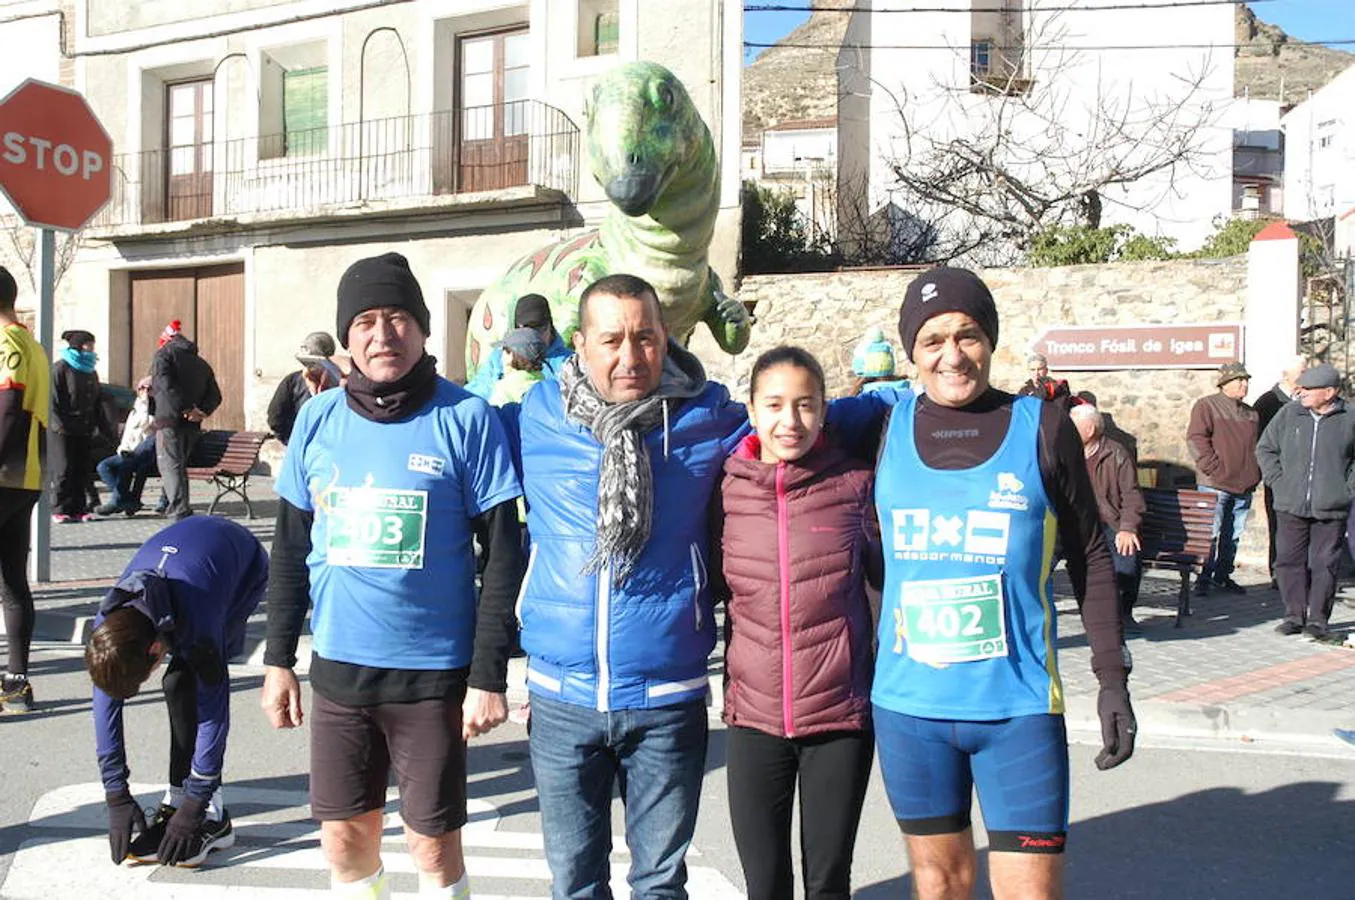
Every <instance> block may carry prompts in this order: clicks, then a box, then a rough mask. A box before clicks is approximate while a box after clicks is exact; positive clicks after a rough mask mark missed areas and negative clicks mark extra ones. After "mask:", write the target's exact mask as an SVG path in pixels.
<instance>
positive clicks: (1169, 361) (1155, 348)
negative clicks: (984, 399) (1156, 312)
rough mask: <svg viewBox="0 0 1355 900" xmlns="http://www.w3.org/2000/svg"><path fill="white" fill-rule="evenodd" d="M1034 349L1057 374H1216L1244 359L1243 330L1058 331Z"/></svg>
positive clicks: (1229, 325) (1227, 325) (1224, 326)
mask: <svg viewBox="0 0 1355 900" xmlns="http://www.w3.org/2000/svg"><path fill="white" fill-rule="evenodd" d="M1030 348H1031V350H1033V351H1034V352H1036V353H1042V354H1044V355H1045V357H1046V358H1047V359H1048V360H1049V368H1051V369H1071V370H1082V371H1093V370H1106V369H1214V368H1217V367H1219V366H1221V365H1223V364H1224V363H1229V362H1238V361H1239V360H1241V359H1242V325H1241V324H1239V323H1236V322H1216V323H1207V324H1192V325H1103V326H1077V325H1066V326H1065V325H1053V326H1050V327H1049V328H1046V329H1045V330H1044V331H1042V332H1040V334H1039V335H1037V336H1036V338H1035V340H1033V341H1032V342H1031V345H1030Z"/></svg>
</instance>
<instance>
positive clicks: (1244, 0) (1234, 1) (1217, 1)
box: [743, 0, 1271, 14]
mask: <svg viewBox="0 0 1355 900" xmlns="http://www.w3.org/2000/svg"><path fill="white" fill-rule="evenodd" d="M1269 2H1271V0H1172V2H1169V3H1116V4H1106V5H1104V6H983V7H979V6H976V7H972V8H959V7H954V6H910V7H903V8H895V9H872V10H857V9H855V8H854V7H839V6H814V5H813V4H808V5H797V6H790V5H787V4H781V3H755V4H749V5H746V6H744V8H743V11H744V12H745V13H750V12H752V13H760V12H834V13H854V12H858V11H859V12H870V13H965V14H969V13H1004V12H1005V13H1016V12H1031V13H1043V12H1103V11H1108V10H1121V9H1172V8H1175V7H1183V6H1245V5H1249V4H1255V3H1269Z"/></svg>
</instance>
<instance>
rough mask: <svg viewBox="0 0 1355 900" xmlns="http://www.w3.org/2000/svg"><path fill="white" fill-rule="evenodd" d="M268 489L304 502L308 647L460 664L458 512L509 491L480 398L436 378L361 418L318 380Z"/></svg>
mask: <svg viewBox="0 0 1355 900" xmlns="http://www.w3.org/2000/svg"><path fill="white" fill-rule="evenodd" d="M276 489H277V492H278V495H279V496H280V497H282V498H283V499H284V500H286V501H287V502H288V503H290V504H292V505H293V506H295V507H297V508H298V509H302V510H306V511H308V512H311V513H313V514H314V524H313V525H312V527H311V552H310V555H309V556H308V557H307V558H306V564H307V567H308V568H309V570H310V594H311V603H312V605H313V609H312V611H311V631H312V632H313V633H314V646H315V652H316V653H317V654H319V655H320V656H321V657H323V658H324V659H327V660H332V661H335V662H345V663H352V664H355V665H362V666H375V667H379V668H387V669H424V670H428V669H455V668H460V667H462V666H467V665H469V664H470V659H471V650H472V646H473V644H474V638H475V606H476V595H475V562H474V558H473V556H472V550H471V523H470V520H471V519H473V518H474V517H476V516H478V515H480V514H481V513H483V512H485V511H487V510H489V509H492V508H493V507H495V506H497V505H498V504H500V503H503V502H505V501H508V500H512V499H514V498H515V497H517V496H519V495H520V494H521V493H522V489H521V488H520V487H519V486H518V479H517V476H516V475H514V473H513V462H512V458H511V456H510V454H509V450H508V445H507V441H506V440H505V438H504V433H503V428H502V426H501V425H500V424H499V420H498V417H497V416H495V415H494V412H493V410H492V409H490V407H489V405H488V404H487V403H485V402H484V401H483V400H481V399H480V398H479V397H475V396H473V395H471V394H469V393H467V392H466V391H464V390H463V389H461V388H459V387H457V386H456V385H454V384H452V383H451V382H449V381H446V380H444V379H441V378H439V379H438V385H437V388H436V390H435V392H434V394H433V399H432V400H431V401H430V402H428V403H427V404H425V405H424V407H423V408H422V409H420V410H419V411H418V412H417V413H415V414H414V415H412V416H410V417H409V418H407V419H402V420H400V421H397V422H373V421H371V420H369V419H365V418H363V417H362V416H360V415H358V414H357V413H356V412H354V411H353V410H352V409H350V408H349V406H348V402H347V392H346V391H342V390H338V391H325V392H324V393H322V394H319V395H317V396H316V397H314V398H313V399H311V401H310V402H309V403H307V404H306V405H305V406H303V407H302V408H301V412H300V414H299V415H298V416H297V420H296V425H295V427H294V429H293V431H292V439H291V441H290V442H289V443H288V445H287V455H286V458H285V459H284V460H283V464H282V474H281V476H280V477H279V478H278V481H277V487H276Z"/></svg>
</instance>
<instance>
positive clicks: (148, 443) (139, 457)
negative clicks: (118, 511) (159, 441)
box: [96, 436, 155, 508]
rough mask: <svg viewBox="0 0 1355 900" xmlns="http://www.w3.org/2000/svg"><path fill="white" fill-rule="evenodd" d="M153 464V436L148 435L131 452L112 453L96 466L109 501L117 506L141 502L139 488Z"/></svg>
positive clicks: (124, 506)
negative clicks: (106, 489) (105, 486)
mask: <svg viewBox="0 0 1355 900" xmlns="http://www.w3.org/2000/svg"><path fill="white" fill-rule="evenodd" d="M154 465H155V438H154V437H153V436H152V437H148V438H146V439H145V440H144V441H142V442H141V443H140V444H138V445H137V447H136V449H135V450H133V451H132V452H131V453H128V454H125V455H124V454H122V453H114V454H113V455H112V456H108V457H105V458H104V459H103V461H102V462H100V463H99V465H98V466H97V467H96V468H97V469H98V472H99V478H101V479H102V480H103V483H104V484H106V485H108V493H109V502H111V503H113V504H114V505H116V506H118V507H119V508H126V507H130V506H132V505H133V504H136V503H140V502H141V488H142V487H143V486H144V485H145V483H146V475H147V474H149V472H150V470H151V468H152V467H153V466H154Z"/></svg>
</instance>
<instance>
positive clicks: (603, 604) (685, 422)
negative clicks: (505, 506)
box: [517, 381, 897, 711]
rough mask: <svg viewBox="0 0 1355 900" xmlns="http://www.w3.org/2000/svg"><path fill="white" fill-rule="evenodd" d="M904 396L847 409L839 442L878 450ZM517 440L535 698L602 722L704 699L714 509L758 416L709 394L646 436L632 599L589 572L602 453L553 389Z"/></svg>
mask: <svg viewBox="0 0 1355 900" xmlns="http://www.w3.org/2000/svg"><path fill="white" fill-rule="evenodd" d="M896 396H897V395H896V394H895V393H894V392H891V391H880V392H878V393H875V394H871V395H868V396H867V397H861V398H851V399H848V400H842V401H836V402H835V403H833V404H832V406H831V408H830V412H829V421H830V423H833V426H834V427H835V428H836V429H838V433H839V434H843V435H845V436H847V437H850V438H855V439H857V440H861V439H868V436H869V433H870V432H872V431H875V432H877V433H878V430H879V427H880V425H881V423H882V421H883V419H884V413H885V411H886V409H887V408H888V406H889V405H890V404H892V402H893V400H894V399H896ZM518 428H519V433H518V438H517V439H518V440H519V441H520V442H521V464H522V475H523V487H524V491H525V496H526V498H527V508H528V512H527V530H528V533H529V534H530V535H531V539H532V550H531V555H530V557H529V559H528V563H527V574H526V575H525V576H524V577H523V580H522V590H521V592H520V594H519V597H518V620H519V621H520V623H521V626H522V648H523V649H524V650H525V651H526V652H527V654H528V656H529V657H530V659H529V661H528V668H527V686H528V688H529V690H530V691H531V692H532V693H535V694H539V695H542V696H547V697H550V698H552V699H556V700H561V701H564V702H566V703H572V704H575V705H577V706H589V707H593V708H595V709H599V710H604V711H606V710H615V709H651V708H656V707H664V706H672V705H675V704H678V703H683V702H686V701H690V700H694V699H697V698H702V697H705V695H706V692H707V688H708V680H707V679H708V676H707V671H706V669H707V662H706V660H707V657H708V656H709V655H710V651H711V650H712V648H714V646H715V628H714V625H713V622H712V618H713V617H712V603H711V596H710V592H709V590H708V586H709V577H708V566H707V560H708V559H709V520H708V509H707V508H708V506H709V503H710V498H711V494H712V492H713V491H714V490H715V488H716V486H717V485H718V483H719V480H720V478H721V477H722V476H721V473H722V471H723V465H724V461H725V458H726V457H727V456H729V454H730V453H731V452H733V450H734V449H735V447H737V446H738V443H739V441H740V440H742V439H743V437H744V436H745V435H746V434H748V433H749V430H750V429H749V424H748V411H747V409H745V408H744V406H743V405H742V404H738V403H734V402H732V401H731V400H730V398H729V392H728V391H727V390H726V389H725V387H724V386H723V385H720V384H715V383H707V384H706V386H705V388H704V389H703V390H702V392H701V393H700V394H698V395H697V396H695V397H693V398H692V399H690V400H688V401H686V402H685V403H682V404H681V405H680V406H677V408H676V409H674V410H672V412H671V413H670V418H669V421H668V422H667V427H666V429H665V428H664V427H662V426H661V427H659V428H656V429H654V430H653V431H651V432H650V433H648V434H646V435H645V438H644V445H645V448H646V450H647V451H648V453H649V461H650V466H651V468H652V470H653V474H654V495H653V526H652V528H651V532H650V538H649V543H648V544H647V545H646V546H645V549H644V552H643V553H641V554H640V557H639V559H638V560H637V561H636V564H635V568H634V569H633V570H632V572H631V574H630V576H629V577H628V578H627V579H626V581H625V582H624V583H623V584H622V585H621V586H620V587H613V586H612V584H611V579H610V578H609V577H603V575H605V574H608V573H602V574H600V575H583V574H582V572H583V568H584V563H585V561H586V560H587V559H588V556H589V554H590V553H591V552H592V549H593V545H594V542H595V540H596V537H597V488H598V478H599V471H600V467H601V463H602V445H601V444H600V443H598V441H597V440H596V439H595V438H594V437H593V434H592V432H590V431H589V430H588V429H586V428H584V427H582V426H580V425H578V424H576V423H574V422H571V421H568V420H566V418H565V413H564V402H563V398H562V397H561V393H560V385H559V383H558V382H555V381H548V382H542V383H541V384H538V385H536V386H534V387H533V388H532V389H531V390H530V391H528V392H527V396H526V397H525V398H523V401H522V408H521V411H520V413H519V416H518ZM868 458H873V454H869V456H868Z"/></svg>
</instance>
